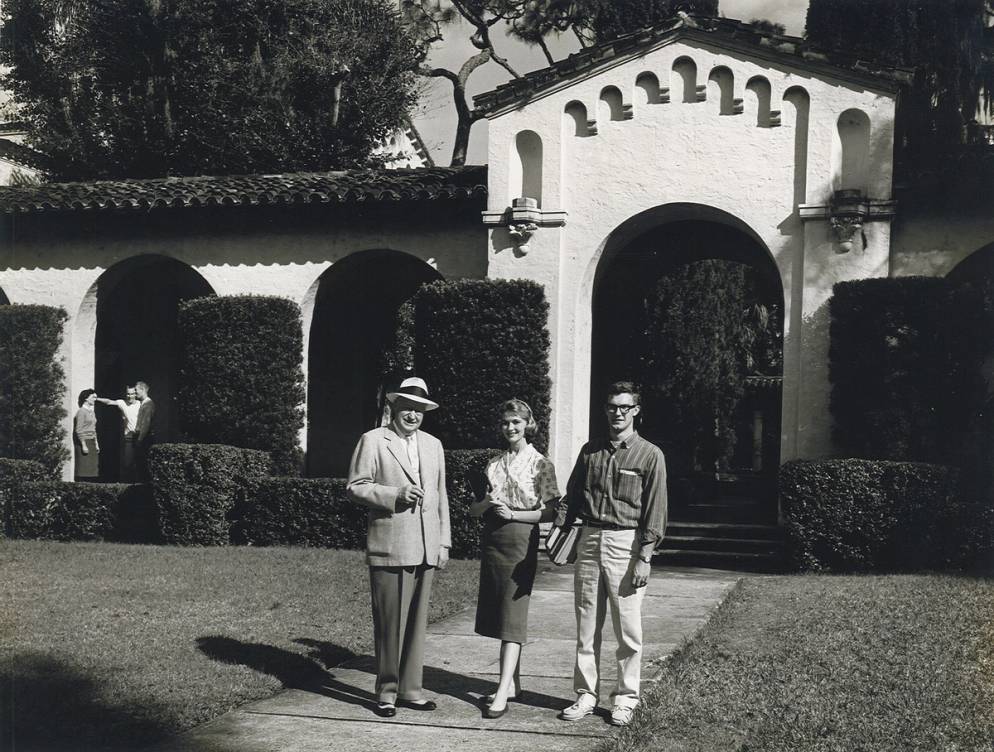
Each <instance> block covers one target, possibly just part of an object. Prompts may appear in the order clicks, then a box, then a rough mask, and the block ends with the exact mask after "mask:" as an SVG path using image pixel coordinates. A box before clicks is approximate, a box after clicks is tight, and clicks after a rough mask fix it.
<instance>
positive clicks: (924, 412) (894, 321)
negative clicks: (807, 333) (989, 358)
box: [829, 277, 988, 463]
mask: <svg viewBox="0 0 994 752" xmlns="http://www.w3.org/2000/svg"><path fill="white" fill-rule="evenodd" d="M830 312H831V346H830V350H829V373H830V378H831V382H832V392H831V412H832V418H833V421H834V423H833V425H834V439H835V443H836V445H837V446H838V447H839V448H840V450H841V452H842V453H843V454H845V455H848V456H853V457H864V458H876V459H890V460H907V461H926V462H939V463H944V462H952V463H956V462H958V461H959V459H960V456H961V454H962V452H963V450H964V447H965V444H966V443H967V442H968V437H969V433H970V430H971V428H970V427H971V425H972V424H973V422H974V421H975V419H976V416H975V414H974V413H975V412H976V410H977V408H978V407H979V404H980V400H981V398H982V395H981V393H982V389H983V384H982V381H981V380H980V378H979V377H980V361H981V359H982V357H983V352H982V348H986V347H987V346H988V343H987V341H986V339H987V338H985V337H979V336H977V334H978V333H977V326H979V323H977V322H979V321H980V320H981V319H980V316H981V314H982V311H981V306H980V303H979V301H978V299H977V297H976V295H975V294H974V293H973V292H972V291H970V290H968V289H965V288H962V287H959V286H956V285H953V284H951V283H949V282H948V281H947V280H945V279H939V278H931V277H899V278H888V279H867V280H858V281H854V282H840V283H838V284H836V285H835V290H834V296H833V297H832V299H831V302H830ZM971 322H973V323H971ZM974 323H976V326H975V325H974Z"/></svg>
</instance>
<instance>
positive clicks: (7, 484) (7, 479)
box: [0, 457, 48, 538]
mask: <svg viewBox="0 0 994 752" xmlns="http://www.w3.org/2000/svg"><path fill="white" fill-rule="evenodd" d="M46 477H48V472H47V471H46V470H45V466H44V465H42V464H41V463H40V462H35V461H34V460H14V459H9V458H7V457H0V514H2V515H3V516H2V519H0V522H2V524H0V538H2V537H3V536H4V535H9V534H10V533H9V531H10V504H11V501H12V500H13V499H14V498H16V497H17V489H18V488H19V487H20V486H21V484H23V483H28V482H31V481H39V480H45V478H46Z"/></svg>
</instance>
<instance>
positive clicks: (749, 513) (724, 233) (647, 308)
mask: <svg viewBox="0 0 994 752" xmlns="http://www.w3.org/2000/svg"><path fill="white" fill-rule="evenodd" d="M650 214H651V212H650ZM633 219H634V220H635V221H636V223H637V224H638V227H639V229H638V231H637V232H636V233H630V232H626V231H625V229H624V228H619V230H616V233H615V234H616V236H617V237H619V238H621V239H620V241H616V242H614V243H611V242H610V241H609V243H608V246H607V247H606V248H605V252H604V253H603V254H602V256H601V258H600V260H599V262H598V266H597V270H596V273H595V277H594V288H593V299H592V306H593V311H592V313H593V326H592V341H591V355H592V357H591V379H590V390H591V393H590V429H591V434H592V435H599V434H600V433H602V432H603V420H604V418H603V411H602V409H601V399H602V396H603V391H604V388H605V387H606V385H607V384H609V383H611V382H613V381H616V380H619V379H624V378H635V379H636V380H637V381H640V382H641V383H642V385H643V404H644V410H643V417H642V425H641V427H640V431H641V432H642V433H643V435H645V436H646V437H647V438H649V439H650V440H653V441H655V442H657V443H659V444H660V446H662V447H663V449H664V451H667V455H668V457H670V456H672V457H673V463H672V465H671V467H670V468H669V472H670V475H671V483H670V491H671V494H672V500H671V510H672V513H673V514H674V516H675V518H676V519H680V518H681V517H682V518H683V519H697V518H698V517H701V516H702V515H701V514H700V510H701V509H704V508H705V507H706V508H708V509H710V510H711V511H713V510H714V509H719V510H724V512H719V514H721V513H725V514H727V517H725V518H722V517H720V516H719V518H718V519H717V520H714V521H729V522H731V521H737V522H742V521H752V522H770V521H773V520H775V519H776V513H777V505H776V493H775V479H776V472H777V468H778V466H779V462H780V437H781V380H782V369H783V365H782V364H783V351H782V345H783V308H784V300H783V286H782V282H781V278H780V274H779V271H778V269H777V266H776V264H775V263H774V261H773V259H772V256H771V255H770V253H769V251H768V249H767V248H766V246H765V245H764V244H763V243H762V241H760V240H759V239H758V238H757V237H756V236H755V234H754V233H751V232H750V231H749V230H748V229H747V228H745V226H744V225H743V224H742V223H741V222H738V221H737V220H735V219H734V218H733V217H730V216H728V215H725V214H724V213H723V212H719V211H718V210H710V209H708V208H707V207H696V206H677V205H673V206H671V207H668V210H660V211H657V212H656V220H655V223H653V222H651V221H647V220H646V218H645V217H640V218H633ZM630 221H631V220H630ZM704 260H714V261H716V262H719V263H720V264H722V265H725V266H726V267H727V268H728V269H729V270H730V271H734V273H735V274H741V275H743V277H744V279H745V280H746V283H747V284H746V286H745V288H744V289H747V290H750V291H751V292H750V293H748V300H749V302H750V305H752V304H753V303H757V304H760V305H761V306H762V307H763V310H764V312H765V313H767V314H768V315H769V317H770V319H769V320H770V322H772V323H771V324H770V325H769V326H768V327H767V328H766V329H765V330H764V335H763V338H764V345H765V350H764V352H766V353H768V354H767V355H765V356H764V358H765V360H764V362H762V363H761V364H760V363H759V362H758V360H757V363H756V365H755V367H754V368H753V369H751V370H749V371H747V372H745V373H744V375H745V376H746V380H745V384H746V386H745V389H746V391H745V394H744V395H743V397H742V398H741V400H740V401H739V407H738V409H737V412H736V413H735V417H734V421H733V423H734V430H735V434H736V438H737V441H736V446H735V451H734V454H733V455H732V458H731V461H730V463H729V466H728V467H727V468H724V471H723V472H722V473H720V474H718V475H716V473H715V471H714V465H713V463H712V465H711V466H708V465H707V463H704V464H705V467H703V468H702V467H700V466H697V467H695V466H693V464H694V463H693V462H690V461H687V462H684V461H683V460H684V459H686V457H685V455H686V454H687V453H686V452H683V451H682V450H680V451H678V449H680V445H681V443H685V442H686V441H687V438H688V437H686V436H675V435H672V434H670V433H669V432H668V431H667V428H668V425H667V419H666V417H665V416H666V414H667V412H668V410H669V409H670V408H669V406H668V405H667V404H665V398H663V397H662V396H661V389H660V388H659V387H660V386H661V383H657V382H656V381H655V380H657V379H661V378H662V376H661V374H660V373H659V372H658V371H654V370H653V368H654V367H653V366H652V365H651V363H652V357H651V355H652V352H651V350H652V348H653V347H658V346H659V345H658V343H657V344H656V345H653V344H652V342H653V340H654V337H653V335H652V331H653V326H654V325H655V324H654V319H653V314H652V311H653V309H654V307H655V304H656V303H657V298H658V296H659V294H660V293H659V289H660V288H659V284H660V281H661V280H662V279H663V278H664V277H666V276H668V275H672V274H674V273H675V272H677V271H678V270H679V269H681V268H683V267H686V265H688V264H692V263H695V262H699V261H704ZM758 354H759V353H758V352H757V355H758ZM681 458H683V459H681ZM668 462H669V460H668ZM728 499H735V500H736V502H735V505H733V506H728V503H726V502H728ZM726 507H727V508H726Z"/></svg>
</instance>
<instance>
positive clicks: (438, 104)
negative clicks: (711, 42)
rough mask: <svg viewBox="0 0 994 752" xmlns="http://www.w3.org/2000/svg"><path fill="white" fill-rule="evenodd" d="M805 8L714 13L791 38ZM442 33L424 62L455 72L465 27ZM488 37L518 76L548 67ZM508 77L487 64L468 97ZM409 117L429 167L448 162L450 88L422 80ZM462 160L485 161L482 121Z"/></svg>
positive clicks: (782, 4) (799, 1)
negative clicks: (776, 28)
mask: <svg viewBox="0 0 994 752" xmlns="http://www.w3.org/2000/svg"><path fill="white" fill-rule="evenodd" d="M807 9H808V0H720V2H719V6H718V12H719V13H720V14H721V15H723V16H725V17H727V18H736V19H739V20H740V21H750V20H752V19H754V18H765V19H767V20H770V21H776V22H778V23H782V24H783V25H784V26H786V27H787V33H788V34H793V35H796V36H800V35H802V34H803V33H804V17H805V14H806V13H807ZM495 28H499V27H495ZM444 34H445V37H446V38H445V41H444V42H442V43H440V44H438V45H437V46H436V48H435V50H434V51H433V52H432V55H431V58H430V59H429V61H428V62H429V64H430V65H434V66H440V67H445V68H449V69H450V70H458V69H459V66H460V65H462V63H463V62H465V61H466V60H467V59H468V58H469V57H470V56H471V55H472V54H473V53H474V52H475V50H474V49H473V47H472V46H471V45H470V43H469V41H468V36H469V26H468V25H467V24H453V25H452V26H449V27H447V28H446V30H445V31H444ZM493 38H494V42H495V44H494V46H495V48H496V49H497V52H498V54H500V55H501V56H503V57H506V58H507V59H508V61H509V62H510V63H511V65H512V66H513V67H514V68H515V69H516V70H517V71H518V72H519V73H527V72H529V71H533V70H537V69H539V68H544V67H546V66H547V65H548V62H547V61H546V59H545V57H544V56H543V55H542V53H541V51H540V50H538V49H537V48H529V47H528V46H526V45H524V44H521V43H520V42H515V41H513V40H511V39H509V38H507V37H505V36H504V35H503V34H501V33H500V32H498V33H497V34H494V35H493ZM550 47H551V48H552V52H553V56H554V57H555V58H556V59H557V60H559V59H562V58H563V57H565V56H566V55H568V54H569V53H570V52H573V51H575V50H576V49H577V46H576V44H575V43H574V42H573V39H572V36H564V37H563V38H562V39H561V40H560V41H559V42H558V43H556V42H553V43H552V44H550ZM509 78H510V74H508V72H507V71H505V70H504V69H503V68H502V67H500V66H499V65H497V63H494V62H492V61H491V62H489V63H487V64H486V65H484V66H483V67H481V68H477V69H476V70H475V71H474V72H473V74H472V76H471V77H470V79H469V93H470V96H471V97H472V96H473V95H474V94H481V93H483V92H485V91H490V90H491V89H493V88H495V87H497V86H499V85H500V84H502V83H504V82H505V81H507V80H508V79H509ZM413 119H414V125H415V127H416V128H417V129H418V132H420V133H421V138H422V139H424V141H425V145H426V146H427V147H428V151H429V152H430V153H431V156H432V159H434V160H435V163H436V164H438V165H447V164H449V160H450V159H451V157H452V141H453V137H454V134H455V123H456V117H455V110H454V108H453V105H452V86H451V84H449V83H448V82H447V81H445V80H444V79H434V80H430V81H428V82H427V84H426V85H425V87H424V92H423V94H422V97H421V103H420V105H419V106H418V109H417V110H416V111H415V113H414V118H413ZM467 161H468V162H469V163H470V164H483V163H485V162H486V161H487V122H486V120H481V121H479V122H477V123H476V124H475V125H474V126H473V130H472V132H471V134H470V143H469V157H468V159H467Z"/></svg>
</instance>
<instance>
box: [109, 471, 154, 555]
mask: <svg viewBox="0 0 994 752" xmlns="http://www.w3.org/2000/svg"><path fill="white" fill-rule="evenodd" d="M104 488H111V489H113V490H114V492H115V494H116V497H117V498H116V502H115V504H114V529H113V531H112V532H111V540H114V541H117V542H119V543H161V542H162V536H161V535H160V533H159V511H158V509H157V508H156V506H155V500H154V499H153V497H152V487H151V486H150V485H147V484H144V483H133V484H128V483H114V484H111V483H108V484H105V485H104Z"/></svg>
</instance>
